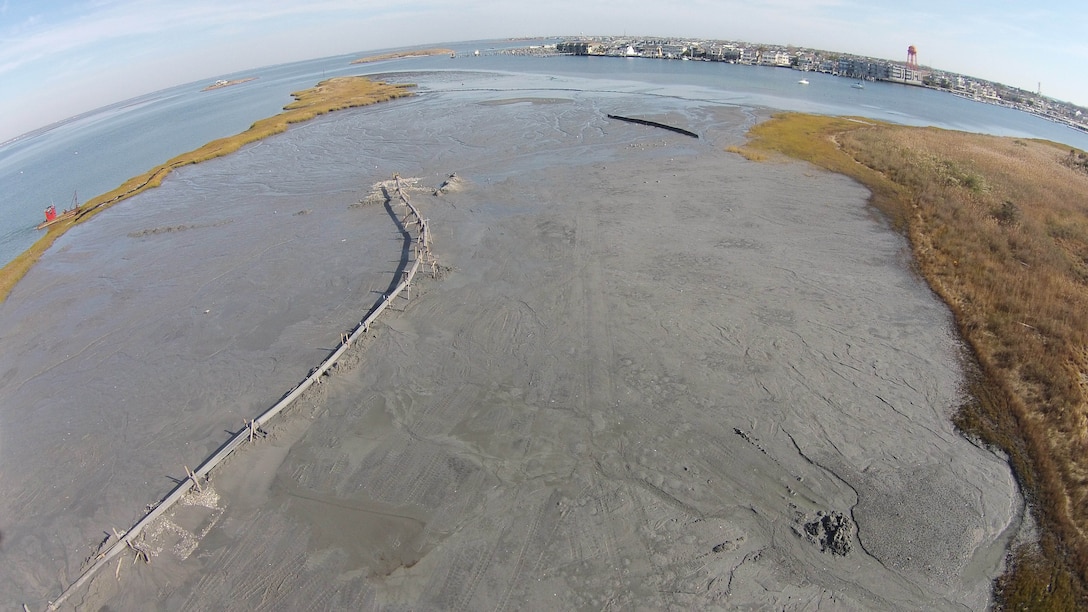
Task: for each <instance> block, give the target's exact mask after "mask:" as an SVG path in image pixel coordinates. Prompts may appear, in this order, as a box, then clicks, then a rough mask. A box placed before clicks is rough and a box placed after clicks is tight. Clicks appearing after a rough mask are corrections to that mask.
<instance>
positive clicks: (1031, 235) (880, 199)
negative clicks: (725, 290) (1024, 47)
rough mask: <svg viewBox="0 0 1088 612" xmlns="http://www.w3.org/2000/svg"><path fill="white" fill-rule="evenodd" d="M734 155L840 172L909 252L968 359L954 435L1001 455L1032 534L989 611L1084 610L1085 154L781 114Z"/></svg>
mask: <svg viewBox="0 0 1088 612" xmlns="http://www.w3.org/2000/svg"><path fill="white" fill-rule="evenodd" d="M749 137H750V138H751V140H750V142H749V143H748V144H747V145H746V146H745V147H743V148H740V149H738V150H737V152H738V153H741V154H744V155H745V156H746V157H749V159H757V160H758V159H760V158H770V157H771V156H774V155H776V154H782V155H786V156H789V157H792V158H796V159H802V160H805V161H808V162H811V163H813V164H815V165H817V166H820V167H823V168H825V169H827V170H830V171H833V172H838V173H842V174H846V175H848V176H851V177H853V178H854V179H856V180H857V181H859V182H861V183H863V184H864V185H866V186H867V187H868V188H869V189H870V191H871V192H872V196H871V199H870V203H871V204H872V205H873V206H875V207H876V208H878V209H879V210H881V211H882V212H883V213H884V214H885V215H886V217H887V218H888V219H889V220H890V221H891V223H892V224H893V225H894V226H895V227H896V228H897V229H898V230H899V231H901V232H903V233H904V234H905V235H906V236H907V238H908V239H909V241H910V244H911V248H912V251H913V254H914V260H915V263H916V265H917V268H918V270H919V272H920V273H921V275H922V276H924V277H925V279H926V280H927V281H928V283H929V285H930V287H931V288H932V289H933V290H934V291H935V292H936V293H937V294H938V295H939V296H940V297H941V298H942V299H943V300H944V301H945V303H947V304H948V306H949V308H950V309H951V311H952V313H953V315H954V316H955V320H956V324H957V327H958V328H959V332H960V334H961V337H962V338H963V340H964V341H965V343H966V344H967V346H968V347H969V349H970V352H971V357H972V359H971V361H972V363H969V364H967V367H968V371H969V372H970V375H969V386H970V388H969V389H967V391H968V392H969V396H970V399H969V400H968V401H966V402H965V404H964V405H963V406H961V407H960V410H959V413H958V415H957V417H956V424H957V426H958V427H959V428H960V430H961V431H963V432H964V434H965V435H967V436H968V437H970V438H971V439H974V440H977V441H980V442H982V443H985V444H988V445H992V446H994V447H998V448H1000V449H1001V450H1002V451H1004V452H1005V453H1006V454H1007V455H1008V457H1009V460H1010V463H1011V465H1012V468H1013V470H1014V472H1015V473H1016V476H1017V479H1018V480H1019V482H1020V484H1021V487H1022V489H1023V491H1024V494H1025V495H1026V497H1027V499H1028V501H1029V504H1030V506H1031V511H1032V513H1033V516H1034V518H1035V520H1036V522H1037V524H1038V527H1039V529H1038V531H1039V534H1038V535H1039V537H1038V542H1037V543H1032V544H1027V545H1023V546H1020V547H1019V548H1017V549H1016V550H1014V551H1013V552H1012V554H1011V555H1010V562H1011V563H1010V565H1009V568H1008V569H1007V571H1006V573H1005V574H1004V575H1003V576H1002V577H1000V578H999V579H998V580H997V582H996V583H995V585H994V589H995V599H996V606H997V607H998V608H999V609H1032V610H1071V609H1078V608H1081V609H1083V608H1084V607H1085V606H1088V588H1086V585H1088V309H1086V308H1085V307H1084V305H1085V304H1088V171H1086V170H1085V168H1086V167H1088V164H1086V163H1082V162H1083V161H1084V160H1085V159H1088V156H1085V154H1084V152H1080V151H1076V150H1073V151H1070V150H1069V149H1068V148H1066V147H1063V146H1060V145H1056V144H1054V143H1050V142H1045V141H1037V140H1024V139H1014V138H1000V137H992V136H984V135H978V134H967V133H961V132H952V131H947V130H940V129H936V128H915V127H903V126H894V125H889V124H883V123H879V122H875V121H871V120H862V119H852V118H833V117H821V116H809V115H800V114H783V115H778V116H776V117H774V118H773V119H772V120H770V121H767V122H764V123H762V124H759V125H757V126H755V127H754V128H753V129H752V131H751V132H750V133H749Z"/></svg>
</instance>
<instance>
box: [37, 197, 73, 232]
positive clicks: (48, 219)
mask: <svg viewBox="0 0 1088 612" xmlns="http://www.w3.org/2000/svg"><path fill="white" fill-rule="evenodd" d="M78 212H79V199H78V196H76V195H75V194H72V207H71V208H69V209H68V210H66V211H64V212H62V213H60V214H59V215H58V214H57V207H56V206H54V205H52V204H50V205H49V207H48V208H46V209H45V221H42V222H41V223H39V224H38V229H45V228H47V227H49V226H50V225H53V224H54V223H57V222H59V221H64V220H65V219H71V218H72V217H74V216H76V213H78Z"/></svg>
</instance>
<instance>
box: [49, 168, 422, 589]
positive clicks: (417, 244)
mask: <svg viewBox="0 0 1088 612" xmlns="http://www.w3.org/2000/svg"><path fill="white" fill-rule="evenodd" d="M393 178H394V182H395V185H396V187H395V189H394V193H395V194H396V196H397V199H398V200H399V202H400V204H402V205H403V206H404V219H403V220H402V222H401V225H402V227H403V231H404V233H405V234H407V235H409V236H411V232H410V231H409V230H410V228H413V227H414V228H416V234H415V236H414V237H413V238H412V245H413V249H412V250H413V253H414V255H415V257H414V259H413V261H412V265H411V266H410V267H409V268H408V269H407V270H406V271H405V272H404V274H403V276H402V280H401V282H400V283H399V284H398V285H397V287H396V288H395V289H393V291H391V292H389V293H387V294H383V295H382V298H381V301H380V302H379V303H378V304H377V306H375V307H374V309H373V310H371V311H370V313H369V314H368V315H367V316H366V317H365V318H364V319H363V320H362V321H360V322H359V324H358V325H356V326H355V327H354V328H352V330H351V331H350V332H344V333H341V334H340V345H339V347H337V349H336V350H335V351H333V353H332V354H331V355H329V357H328V358H327V359H325V361H323V362H321V365H319V366H317V367H316V368H314V369H313V370H311V371H310V374H309V375H308V376H307V377H306V378H305V380H303V381H302V382H300V383H299V384H298V385H297V386H296V387H295V388H294V389H292V390H291V391H290V392H289V393H287V395H285V396H283V399H281V400H280V401H278V402H276V404H275V405H274V406H272V407H271V408H269V409H268V410H266V411H265V412H264V413H262V414H261V415H260V416H258V417H257V418H255V419H253V420H252V421H248V420H245V419H242V422H243V424H244V425H245V428H244V429H243V430H242V431H240V432H238V433H236V434H234V436H232V437H231V439H230V440H229V441H228V442H227V443H226V444H225V445H224V446H223V447H222V448H220V449H219V451H218V452H216V453H215V454H213V455H212V456H211V457H208V458H207V459H206V460H204V463H202V464H200V466H199V467H197V469H195V470H190V469H189V467H188V466H185V473H186V477H185V479H184V480H182V481H181V482H179V483H178V485H177V486H176V487H175V488H174V490H173V491H171V492H170V494H169V495H167V496H166V497H165V498H163V499H162V501H160V502H159V503H158V504H156V505H154V507H151V506H149V509H148V512H147V514H145V515H144V517H143V518H141V519H140V520H139V521H138V522H137V523H136V524H135V525H133V526H132V528H131V529H129V530H128V531H127V532H123V533H118V532H117V531H116V530H114V534H116V536H117V542H116V543H114V545H113V546H111V547H110V548H109V549H108V550H106V551H105V552H102V553H100V554H99V555H98V556H97V558H96V559H95V562H94V564H92V565H91V566H90V567H88V568H87V569H86V570H85V571H84V572H83V573H82V574H81V575H80V577H79V578H78V579H77V580H76V581H75V582H73V583H72V584H71V585H69V586H68V588H66V589H65V590H64V592H63V593H61V594H60V596H59V597H57V599H56V600H55V601H52V602H50V603H49V609H50V610H56V609H58V608H59V607H60V606H61V604H63V603H64V601H65V600H67V599H68V597H69V596H71V595H72V594H73V593H74V592H75V591H76V590H78V589H79V588H80V587H82V586H83V585H84V584H86V583H87V581H88V580H90V579H91V578H92V577H93V576H94V575H95V574H96V573H97V572H98V571H99V570H100V569H102V568H103V567H105V566H106V564H108V563H110V561H112V560H113V559H114V558H116V557H117V556H118V555H119V554H121V553H122V552H124V551H126V550H130V551H135V554H136V559H143V560H144V561H145V562H148V561H150V557H149V556H148V554H147V549H146V548H145V547H144V546H143V545H142V544H141V543H140V542H138V541H136V538H138V537H139V536H140V534H141V533H143V531H144V529H146V528H147V527H148V526H149V525H151V523H152V522H153V521H154V520H155V519H157V518H158V517H159V516H161V515H162V514H163V513H164V512H166V511H167V510H168V509H169V508H170V507H171V506H173V505H174V504H175V503H177V502H178V501H180V500H181V499H182V497H184V496H185V494H186V493H188V492H189V491H190V490H191V489H193V488H194V487H195V488H196V489H197V490H198V491H201V490H202V487H201V484H200V481H201V480H202V479H207V478H208V473H209V472H211V471H212V469H213V468H215V466H217V465H218V464H219V463H220V462H221V461H223V460H224V459H226V458H227V457H228V456H230V454H231V453H233V452H234V451H235V450H237V449H238V448H239V447H240V446H242V444H244V443H246V442H253V440H254V439H256V438H257V437H260V436H263V435H264V431H263V430H262V429H261V428H262V427H263V426H264V425H265V423H267V422H268V421H269V420H271V419H272V418H273V417H275V416H276V415H278V414H279V413H280V412H281V411H283V409H284V408H286V407H288V406H290V405H291V404H292V403H293V402H294V401H295V400H296V399H298V397H299V396H300V395H302V393H303V392H305V391H306V390H307V389H309V388H310V386H311V385H313V384H314V383H315V382H317V381H318V379H319V378H320V377H322V376H324V375H325V373H326V372H328V371H329V368H331V367H332V366H333V365H335V364H336V362H337V361H338V360H339V359H340V357H342V356H343V355H344V353H345V352H346V351H347V350H348V348H349V347H350V346H351V344H352V342H354V341H355V340H357V339H358V338H360V337H361V336H362V335H363V334H365V333H367V332H368V331H369V330H370V324H371V323H373V322H374V321H375V320H376V319H377V318H378V315H380V314H381V313H382V312H384V311H385V309H386V308H388V307H389V305H390V304H392V303H393V301H394V300H395V299H396V298H397V297H398V296H400V294H401V293H404V296H405V299H410V297H411V286H412V280H413V279H414V278H415V275H416V272H418V271H419V268H420V266H421V265H423V264H424V263H426V264H428V265H429V266H430V267H431V273H432V274H433V275H436V276H437V272H438V259H437V258H436V257H435V256H434V254H433V253H431V246H430V243H431V238H430V232H429V228H428V227H427V220H426V219H424V218H423V217H422V216H421V215H420V214H419V210H418V209H416V207H415V206H413V205H412V202H411V200H409V198H408V194H407V192H406V191H405V189H404V187H403V185H402V184H401V180H400V176H398V175H393ZM118 567H120V566H118Z"/></svg>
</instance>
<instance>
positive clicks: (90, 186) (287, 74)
mask: <svg viewBox="0 0 1088 612" xmlns="http://www.w3.org/2000/svg"><path fill="white" fill-rule="evenodd" d="M523 44H525V43H518V46H520V45H523ZM504 45H505V46H515V45H512V44H511V43H500V42H475V43H472V42H470V43H458V44H453V45H449V44H447V45H444V46H447V47H450V48H453V49H455V50H457V51H458V53H463V54H469V53H470V52H471V51H473V50H475V49H480V50H481V51H482V52H483V55H482V56H480V57H465V56H462V57H458V58H456V59H451V58H449V57H447V56H435V57H429V58H414V59H407V60H394V61H387V62H375V63H370V64H357V65H351V64H350V61H351V60H352V59H354V58H355V57H358V56H360V55H363V54H353V55H350V56H338V57H331V58H325V59H320V60H310V61H305V62H297V63H292V64H285V65H280V66H272V67H268V68H262V69H257V70H252V71H248V72H245V73H242V74H238V75H225V76H223V77H221V78H227V79H229V78H232V77H234V78H237V77H243V76H255V77H258V78H257V79H256V80H254V81H250V82H248V83H244V84H240V85H236V86H233V87H227V88H223V89H218V90H214V91H210V92H202V91H200V90H201V88H203V87H204V86H205V85H206V84H207V83H210V82H211V81H213V80H215V78H210V79H208V81H205V82H200V83H191V84H188V85H182V86H178V87H173V88H170V89H166V90H163V91H160V92H156V93H153V94H148V95H146V96H142V97H140V98H135V99H133V100H129V101H126V102H123V103H119V104H115V105H112V106H110V107H106V108H104V109H100V110H98V111H95V112H92V113H89V114H87V115H85V116H83V117H81V118H79V119H77V120H74V121H70V122H68V123H66V124H64V125H61V126H59V127H57V128H54V129H52V130H49V131H47V132H44V133H41V134H37V135H34V136H30V137H26V138H23V139H20V140H17V141H15V142H13V143H9V144H7V145H5V146H3V147H0V184H2V185H3V189H2V190H0V265H2V264H4V263H7V262H8V261H10V260H11V259H12V258H14V257H15V256H16V255H18V254H19V253H21V252H23V251H24V250H26V249H27V248H28V247H29V246H30V245H31V244H33V242H34V241H35V240H37V238H38V237H40V235H41V232H39V231H37V230H35V229H34V228H35V225H37V223H39V222H40V221H41V219H42V210H43V209H44V208H45V207H46V206H47V205H49V204H50V203H54V204H56V206H57V207H58V209H62V208H67V207H68V206H69V205H70V203H71V201H72V199H73V195H74V194H78V199H79V200H80V201H86V200H87V199H90V198H91V197H94V196H95V195H98V194H100V193H104V192H106V191H109V190H111V189H113V188H114V187H116V186H117V185H119V184H121V183H122V182H123V181H125V180H126V179H128V178H130V177H132V176H135V175H137V174H140V173H142V172H144V171H146V170H148V169H150V168H152V167H153V166H155V165H157V164H160V163H162V162H164V161H166V160H168V159H170V158H171V157H174V156H176V155H179V154H181V153H184V152H186V151H191V150H193V149H195V148H197V147H199V146H201V145H202V144H204V143H206V142H208V141H210V140H213V139H215V138H221V137H223V136H229V135H232V134H236V133H238V132H241V131H243V130H245V129H246V128H248V127H249V126H250V125H251V124H252V123H253V122H254V121H256V120H258V119H261V118H264V117H268V116H271V115H274V114H276V113H277V112H279V111H280V109H281V108H282V107H283V105H285V104H287V103H288V102H290V101H291V98H290V93H291V92H292V91H297V90H299V89H304V88H307V87H311V86H313V85H314V84H315V83H317V82H318V81H320V80H321V79H322V78H328V77H333V76H342V75H347V74H379V75H380V74H383V73H390V72H396V73H398V76H397V78H396V79H395V80H399V81H411V82H414V83H416V84H417V85H418V86H419V91H420V92H421V93H428V94H430V95H440V96H446V97H448V99H449V100H450V102H451V103H453V104H457V103H466V102H476V101H480V100H486V99H488V98H496V97H509V96H510V95H512V94H516V93H517V92H523V93H522V94H520V95H527V96H528V95H534V96H542V95H546V96H550V97H564V96H570V95H573V93H575V92H579V91H594V92H608V91H615V92H616V93H622V94H632V93H634V94H640V95H642V96H645V98H646V100H647V101H655V100H656V101H657V102H658V103H659V104H660V107H661V109H662V110H667V109H669V108H670V103H669V102H670V100H674V101H701V102H706V103H707V104H714V105H732V106H742V107H748V108H757V107H762V108H771V109H776V110H790V111H801V112H810V113H820V114H832V115H860V116H864V117H871V118H874V119H882V120H886V121H891V122H896V123H902V124H906V125H933V126H938V127H943V128H948V129H956V130H965V131H971V132H981V133H989V134H996V135H1001V136H1018V137H1033V138H1045V139H1048V140H1053V141H1056V142H1062V143H1065V144H1068V145H1071V146H1076V147H1078V148H1081V149H1088V134H1083V133H1081V132H1077V131H1076V130H1073V129H1070V128H1067V127H1065V126H1062V125H1059V124H1056V123H1053V122H1050V121H1046V120H1044V119H1040V118H1038V117H1034V116H1032V115H1029V114H1027V113H1022V112H1019V111H1015V110H1011V109H1006V108H1001V107H997V106H993V105H988V104H982V103H978V102H973V101H970V100H964V99H961V98H957V97H955V96H951V95H948V94H943V93H939V92H935V91H931V90H927V89H921V88H914V87H906V86H901V85H895V84H890V83H867V84H866V85H865V89H863V90H858V89H854V88H851V87H850V84H851V81H849V80H847V79H842V78H838V77H832V76H829V75H823V74H812V73H808V74H806V75H805V76H806V78H807V79H808V80H809V81H810V83H811V84H810V85H807V86H804V85H799V84H798V83H797V81H798V79H799V78H800V76H801V75H800V73H798V72H796V71H793V70H785V69H778V68H765V67H752V66H738V65H732V64H723V63H716V62H683V61H663V60H650V59H638V58H603V57H548V58H541V57H522V56H513V55H501V54H495V55H489V54H488V53H487V52H488V50H489V49H493V48H495V47H500V46H504ZM406 73H407V74H406ZM396 103H398V102H394V104H396Z"/></svg>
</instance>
